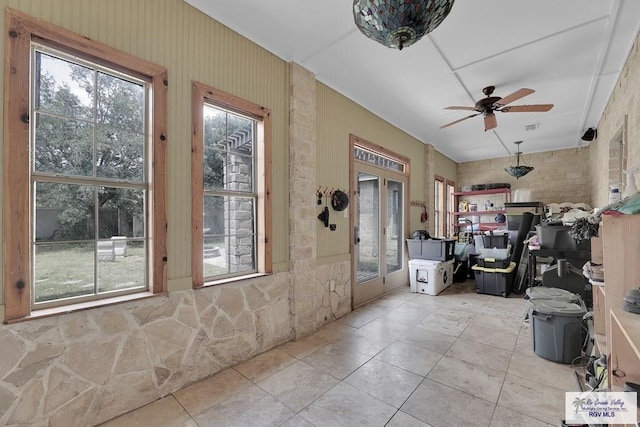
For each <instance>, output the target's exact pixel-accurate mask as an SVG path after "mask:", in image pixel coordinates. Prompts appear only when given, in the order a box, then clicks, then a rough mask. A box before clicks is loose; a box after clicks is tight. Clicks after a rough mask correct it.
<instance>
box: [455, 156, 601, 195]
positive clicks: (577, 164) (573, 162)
mask: <svg viewBox="0 0 640 427" xmlns="http://www.w3.org/2000/svg"><path fill="white" fill-rule="evenodd" d="M520 163H521V164H522V163H524V164H525V165H527V166H533V167H534V170H533V171H532V172H530V173H529V174H528V175H526V176H524V177H522V178H520V179H518V180H516V179H515V178H513V177H511V176H510V175H508V174H507V173H506V172H505V171H504V168H506V167H508V166H512V165H515V164H516V158H515V156H510V157H500V158H497V159H489V160H479V161H475V162H465V163H460V164H458V179H457V180H456V187H457V189H460V186H462V185H471V184H486V183H503V182H505V183H509V184H510V185H511V191H512V196H513V190H516V189H518V188H528V189H531V190H533V192H534V198H535V200H536V201H541V202H543V203H545V204H546V203H562V202H570V203H588V204H591V191H590V189H591V186H590V181H589V150H588V148H571V149H568V150H557V151H546V152H543V153H533V154H527V153H524V154H523V155H522V156H521V157H520Z"/></svg>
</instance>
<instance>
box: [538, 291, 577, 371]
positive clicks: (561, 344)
mask: <svg viewBox="0 0 640 427" xmlns="http://www.w3.org/2000/svg"><path fill="white" fill-rule="evenodd" d="M529 302H530V304H531V309H530V319H529V322H530V328H531V341H532V342H533V351H534V353H536V354H537V355H538V356H540V357H542V358H544V359H547V360H551V361H552V362H558V363H565V364H570V363H572V362H573V361H574V360H575V359H576V358H578V357H580V355H581V353H582V344H583V342H584V338H585V331H584V330H583V327H582V318H583V316H584V315H585V313H586V312H587V311H586V309H585V308H584V307H582V306H580V305H578V304H574V303H571V302H568V301H556V300H545V299H535V300H529Z"/></svg>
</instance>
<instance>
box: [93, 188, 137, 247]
mask: <svg viewBox="0 0 640 427" xmlns="http://www.w3.org/2000/svg"><path fill="white" fill-rule="evenodd" d="M144 197H145V191H144V190H136V189H130V188H117V187H99V188H98V204H99V209H98V225H99V233H98V235H99V238H100V239H109V238H111V237H112V236H126V237H143V236H144Z"/></svg>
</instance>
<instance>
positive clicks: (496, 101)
mask: <svg viewBox="0 0 640 427" xmlns="http://www.w3.org/2000/svg"><path fill="white" fill-rule="evenodd" d="M494 90H495V87H494V86H487V87H485V88H484V89H482V93H484V94H485V95H486V96H487V97H486V98H482V99H481V100H479V101H478V102H476V105H475V106H474V107H460V106H455V105H454V106H451V107H446V108H445V110H469V111H477V113H475V114H472V115H470V116H467V117H463V118H461V119H458V120H455V121H453V122H451V123H447V124H446V125H444V126H440V129H443V128H446V127H449V126H451V125H455V124H456V123H460V122H461V121H463V120H467V119H470V118H471V117H475V116H478V115H480V114H482V115H483V116H484V130H485V132H486V131H488V130H491V129H493V128H495V127H496V126H498V122H497V121H496V116H495V114H494V113H495V112H496V111H500V112H502V113H531V112H538V111H549V110H550V109H551V108H552V107H553V104H531V105H512V106H508V104H511V103H512V102H513V101H517V100H518V99H520V98H524V97H525V96H527V95H531V94H532V93H533V92H535V90H533V89H527V88H522V89H518V90H517V91H515V92H513V93H512V94H510V95H507V96H505V97H504V98H500V97H499V96H491V95H492V94H493V91H494Z"/></svg>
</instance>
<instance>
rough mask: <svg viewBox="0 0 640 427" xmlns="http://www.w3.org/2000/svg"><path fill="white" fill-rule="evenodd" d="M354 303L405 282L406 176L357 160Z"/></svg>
mask: <svg viewBox="0 0 640 427" xmlns="http://www.w3.org/2000/svg"><path fill="white" fill-rule="evenodd" d="M355 172H356V173H355V174H354V176H355V181H356V182H354V187H355V188H356V195H357V196H356V198H355V203H354V211H355V215H354V218H355V226H354V242H353V245H354V248H353V253H354V254H355V257H354V258H355V263H354V264H355V265H354V270H355V271H354V287H353V304H354V306H355V305H359V304H362V303H363V302H366V301H368V300H370V299H372V298H375V297H377V296H379V295H382V294H383V293H385V292H388V291H390V290H392V289H394V288H396V287H398V286H402V285H406V284H407V278H408V275H407V266H406V263H405V258H406V257H405V245H404V235H405V233H404V230H405V227H404V217H405V215H404V209H405V207H404V205H405V191H406V177H405V176H403V175H401V174H397V173H394V172H392V171H386V170H384V169H382V168H377V167H375V166H372V165H365V164H359V163H357V164H356V171H355Z"/></svg>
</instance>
